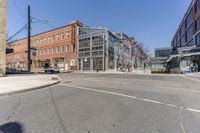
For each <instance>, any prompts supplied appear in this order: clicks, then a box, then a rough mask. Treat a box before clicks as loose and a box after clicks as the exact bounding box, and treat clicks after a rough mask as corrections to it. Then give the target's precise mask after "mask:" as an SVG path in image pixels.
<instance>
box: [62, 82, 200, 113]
mask: <svg viewBox="0 0 200 133" xmlns="http://www.w3.org/2000/svg"><path fill="white" fill-rule="evenodd" d="M60 85H61V86H66V87H72V88H77V89H82V90H89V91H94V92H100V93H104V94H111V95H116V96H121V97H126V98H131V99H136V100H139V101H143V102H149V103H154V104H159V105H165V106H168V107H172V108H177V109H180V108H182V109H183V110H187V111H190V112H195V113H200V110H197V109H192V108H187V107H183V106H178V105H175V104H169V103H164V102H160V101H155V100H150V99H145V98H140V97H136V96H131V95H126V94H121V93H116V92H111V91H103V90H98V89H92V88H87V87H81V86H74V85H66V84H60Z"/></svg>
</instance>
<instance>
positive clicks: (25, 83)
mask: <svg viewBox="0 0 200 133" xmlns="http://www.w3.org/2000/svg"><path fill="white" fill-rule="evenodd" d="M10 81H12V83H10ZM60 81H61V78H60V77H59V76H57V75H28V76H14V77H3V78H1V79H0V95H11V94H15V93H20V92H26V91H31V90H36V89H42V88H45V87H49V86H52V85H55V84H57V83H60Z"/></svg>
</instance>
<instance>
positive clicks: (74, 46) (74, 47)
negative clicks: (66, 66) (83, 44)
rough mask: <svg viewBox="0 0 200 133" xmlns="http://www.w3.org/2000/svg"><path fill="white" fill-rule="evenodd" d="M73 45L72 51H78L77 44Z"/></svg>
mask: <svg viewBox="0 0 200 133" xmlns="http://www.w3.org/2000/svg"><path fill="white" fill-rule="evenodd" d="M72 46H73V47H72V51H73V52H75V51H76V45H74V44H73V45H72Z"/></svg>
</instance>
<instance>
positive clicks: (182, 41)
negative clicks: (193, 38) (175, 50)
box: [180, 35, 185, 47]
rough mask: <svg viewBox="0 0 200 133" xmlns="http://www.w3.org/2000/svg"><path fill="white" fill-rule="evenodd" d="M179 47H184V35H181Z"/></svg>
mask: <svg viewBox="0 0 200 133" xmlns="http://www.w3.org/2000/svg"><path fill="white" fill-rule="evenodd" d="M180 46H181V47H184V46H185V35H183V36H182V37H181V44H180Z"/></svg>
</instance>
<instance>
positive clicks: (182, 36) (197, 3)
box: [167, 0, 200, 73]
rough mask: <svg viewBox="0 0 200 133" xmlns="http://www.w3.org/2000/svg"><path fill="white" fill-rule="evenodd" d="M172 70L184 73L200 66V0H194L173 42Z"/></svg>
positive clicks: (170, 60) (170, 61)
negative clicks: (195, 66)
mask: <svg viewBox="0 0 200 133" xmlns="http://www.w3.org/2000/svg"><path fill="white" fill-rule="evenodd" d="M171 47H172V55H170V57H169V59H168V60H167V62H168V63H169V65H170V68H171V69H170V72H172V73H183V72H184V71H188V70H190V69H191V67H192V66H194V65H198V66H200V0H192V2H191V4H190V6H189V8H188V10H187V11H186V13H185V15H184V17H183V19H182V21H181V23H180V25H179V27H178V29H177V31H176V33H175V35H174V37H173V40H172V42H171Z"/></svg>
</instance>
